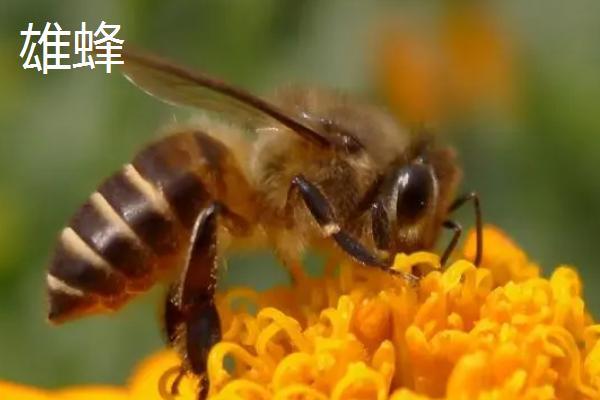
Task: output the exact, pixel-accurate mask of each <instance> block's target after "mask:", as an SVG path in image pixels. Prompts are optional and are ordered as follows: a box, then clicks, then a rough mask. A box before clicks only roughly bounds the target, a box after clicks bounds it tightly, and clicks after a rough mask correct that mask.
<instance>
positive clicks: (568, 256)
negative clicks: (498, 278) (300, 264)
mask: <svg viewBox="0 0 600 400" xmlns="http://www.w3.org/2000/svg"><path fill="white" fill-rule="evenodd" d="M101 20H105V21H106V22H107V23H109V24H120V25H121V32H120V33H119V34H118V37H119V38H121V39H125V40H126V41H128V42H129V43H134V44H136V45H138V46H139V47H144V48H147V49H151V50H152V51H154V52H157V53H159V54H163V55H165V56H169V57H172V58H174V59H176V60H179V61H181V62H182V63H185V64H189V65H192V66H198V67H200V68H202V69H203V70H205V71H208V72H211V73H212V74H214V75H217V76H220V77H222V78H224V79H226V80H228V81H230V82H232V83H235V84H238V85H241V86H243V87H246V88H248V89H251V90H252V91H254V92H256V93H268V92H269V91H270V90H272V89H273V88H275V87H276V86H278V85H280V84H282V83H286V82H300V83H302V82H305V83H307V82H308V83H316V84H319V85H326V86H332V87H338V88H344V89H347V90H349V91H351V92H354V93H356V94H359V95H361V96H365V97H366V98H368V99H371V100H373V101H375V102H379V103H381V104H383V105H384V106H386V107H388V108H389V109H390V110H391V111H392V112H393V113H395V114H396V115H397V116H398V118H399V120H400V121H402V122H403V123H405V124H420V123H425V124H426V125H428V126H431V127H433V128H435V129H436V130H438V131H440V132H443V135H445V136H448V140H450V141H452V142H454V143H455V144H456V147H457V148H458V149H459V152H460V154H461V159H462V163H463V164H464V167H465V181H464V184H463V190H465V191H466V190H471V189H476V190H477V191H478V192H479V193H480V195H481V198H482V202H483V210H484V216H485V220H486V221H487V222H489V223H493V224H495V225H498V226H500V227H501V228H502V229H504V230H505V231H507V232H508V233H509V234H510V235H511V236H512V237H513V238H514V239H515V240H516V241H517V242H518V243H519V244H520V245H521V246H522V247H523V248H524V249H525V250H526V251H527V252H528V254H529V255H530V256H531V258H533V259H534V260H536V261H538V262H539V263H541V264H542V265H543V266H544V268H545V271H546V272H549V271H551V269H552V268H554V267H555V266H556V265H557V264H561V263H569V264H573V265H575V266H577V268H578V269H579V271H580V273H581V276H582V278H583V281H584V285H585V296H586V298H587V302H588V305H589V308H590V311H591V312H592V313H593V314H595V315H599V313H600V292H596V291H595V290H594V288H595V286H597V285H598V284H599V283H600V269H599V268H598V267H599V265H598V262H597V258H598V248H599V247H598V244H597V240H598V237H599V235H600V207H598V204H599V202H600V161H599V159H600V156H599V155H600V136H599V134H600V116H599V114H600V113H599V111H600V72H599V71H600V47H599V46H598V38H600V2H598V1H595V0H588V1H584V0H576V1H570V2H564V1H562V0H543V1H536V0H531V1H518V0H503V1H497V2H492V1H464V0H463V1H456V0H448V1H429V2H424V1H416V0H415V1H396V2H392V1H375V0H371V1H359V0H352V1H347V0H328V1H316V0H312V1H311V0H305V1H276V0H263V1H260V2H258V1H251V0H247V1H244V0H233V1H179V2H166V1H159V0H146V1H141V0H128V1H119V0H105V1H102V2H81V1H77V0H65V1H61V2H46V1H41V0H23V1H16V0H8V1H7V0H4V1H3V2H2V4H1V5H0V379H9V380H13V381H18V382H23V383H29V384H36V385H43V386H48V387H55V386H60V385H66V384H70V385H72V384H78V383H120V382H123V381H124V380H125V379H126V377H127V375H128V371H130V370H131V369H132V368H133V366H134V365H135V363H136V361H137V360H139V359H140V358H141V357H143V356H144V355H147V354H149V353H150V352H151V351H152V350H154V349H157V348H159V347H160V346H161V345H162V341H161V335H160V329H159V324H158V322H157V319H156V318H155V315H156V310H157V304H158V302H159V299H160V295H161V290H160V289H157V290H155V291H153V292H152V293H150V294H149V295H148V296H145V297H143V298H141V299H139V300H137V301H135V302H134V303H133V304H131V305H129V306H127V307H126V308H125V309H124V310H123V312H122V313H119V314H117V315H114V316H110V317H95V318H90V319H85V320H82V321H78V322H75V323H71V324H67V325H64V326H61V327H60V328H53V327H50V326H48V325H47V324H46V323H45V298H44V277H45V272H44V268H45V264H46V262H47V261H48V258H49V254H50V252H51V249H52V247H53V244H54V242H55V238H56V235H57V233H58V232H59V230H60V229H61V228H62V226H63V225H64V223H65V222H66V221H67V220H68V218H69V217H70V215H71V214H72V213H73V212H74V211H75V210H76V208H77V207H78V205H79V204H81V202H82V201H83V200H84V199H85V198H87V196H88V195H89V194H90V193H91V192H92V191H93V190H94V189H95V187H96V186H97V184H98V183H99V182H100V180H101V179H102V178H104V177H106V176H107V175H108V174H109V173H110V172H112V171H113V170H115V169H117V168H118V167H119V166H120V165H121V164H122V163H124V162H126V161H127V160H129V159H130V158H131V157H132V155H133V154H134V152H135V151H136V150H137V149H139V148H140V147H141V146H142V145H143V144H144V143H145V142H147V141H148V140H149V139H151V138H152V137H154V136H155V135H156V133H155V132H156V131H157V130H158V128H159V127H160V126H161V125H163V124H164V123H165V122H169V121H170V120H171V119H172V118H173V116H174V115H175V116H177V117H178V118H182V119H185V118H187V117H188V115H189V113H188V112H187V111H181V110H174V109H172V108H170V107H169V106H166V105H164V104H161V103H159V102H157V101H156V100H154V99H152V98H150V97H148V96H145V95H144V94H143V93H141V92H140V91H138V90H137V89H135V88H134V87H133V86H131V85H130V84H129V83H128V82H126V81H125V79H123V78H122V77H121V76H119V75H118V74H117V73H113V74H111V75H107V74H106V73H104V72H103V71H102V70H101V69H96V70H89V69H78V70H68V71H50V72H49V74H48V75H46V76H45V75H42V74H41V73H39V72H37V71H35V70H27V71H24V70H23V69H22V62H23V60H21V59H20V58H19V52H20V51H21V47H22V46H23V38H22V37H20V35H19V32H20V31H21V30H24V29H26V27H27V24H28V23H29V22H33V23H34V27H35V28H36V29H43V26H44V24H45V23H46V22H55V21H56V22H59V23H60V24H61V26H62V28H63V29H66V30H73V31H74V30H77V29H79V28H80V26H81V22H82V21H86V22H87V23H88V27H94V28H95V27H97V26H98V24H99V23H100V21H101ZM459 219H460V220H461V221H463V224H464V225H465V226H470V225H472V215H471V210H464V212H462V213H461V214H460V217H459ZM251 256H252V257H250V255H239V256H237V257H235V258H234V259H233V261H232V262H231V267H230V273H229V274H228V275H227V278H226V284H228V285H231V284H235V283H237V282H244V283H248V282H251V283H253V284H255V285H258V286H259V287H269V286H271V285H273V284H274V283H276V282H277V281H278V280H279V281H282V280H284V279H285V274H284V273H283V272H282V270H280V269H277V268H276V267H273V265H274V264H275V263H274V261H273V259H272V257H269V256H268V255H251ZM260 268H262V269H263V270H264V269H269V271H271V272H269V273H268V274H266V273H256V271H257V269H260ZM248 271H251V273H250V274H248ZM247 275H252V276H254V282H253V281H252V276H247ZM265 275H268V276H272V277H273V279H272V280H269V281H268V282H267V281H264V280H258V281H257V279H256V276H265Z"/></svg>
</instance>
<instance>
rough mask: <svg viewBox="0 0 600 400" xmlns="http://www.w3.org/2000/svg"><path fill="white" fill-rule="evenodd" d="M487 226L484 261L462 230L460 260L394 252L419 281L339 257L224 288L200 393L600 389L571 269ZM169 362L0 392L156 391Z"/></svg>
mask: <svg viewBox="0 0 600 400" xmlns="http://www.w3.org/2000/svg"><path fill="white" fill-rule="evenodd" d="M484 238H485V242H484V244H485V247H484V257H483V263H482V264H483V265H482V266H481V267H480V268H476V267H475V266H474V265H473V264H472V263H471V262H470V261H468V260H469V259H471V258H472V256H473V253H474V247H475V243H474V237H473V235H472V234H471V235H470V236H469V238H468V239H467V242H466V245H465V249H464V252H463V253H464V257H465V259H458V260H456V261H454V262H453V263H452V264H451V265H450V266H449V267H448V268H446V269H445V270H441V269H440V265H439V258H438V256H437V255H435V254H433V253H427V252H419V253H414V254H411V255H405V254H400V255H398V256H397V257H396V262H395V265H394V268H395V269H397V270H401V271H405V272H407V271H412V270H413V269H414V268H418V269H419V270H420V271H421V272H422V273H423V274H424V277H423V278H422V280H421V281H420V283H419V285H418V286H417V287H411V286H408V285H406V283H405V282H404V281H402V280H400V279H398V278H395V277H392V276H390V275H389V274H386V273H384V272H381V271H378V270H373V269H369V268H365V267H360V266H356V265H350V264H343V265H342V266H341V270H340V273H339V275H337V276H333V275H327V276H325V277H320V278H310V277H305V278H304V280H305V281H304V282H301V283H300V284H299V285H297V286H296V287H293V288H277V289H273V290H270V291H267V292H265V293H257V292H255V291H253V290H250V289H242V288H240V289H234V290H231V291H229V292H226V293H223V294H221V295H220V297H219V299H218V304H219V307H220V312H221V314H222V316H223V327H224V328H225V331H224V332H225V333H224V336H223V341H222V342H220V343H218V344H217V345H216V346H214V348H213V349H212V350H211V352H210V356H209V360H208V376H209V379H210V382H211V387H210V389H209V397H210V398H211V399H281V400H291V399H335V400H342V399H377V400H385V399H391V400H417V399H421V400H424V399H434V398H435V399H441V398H444V399H451V400H460V399H482V400H483V399H486V400H487V399H528V400H529V399H599V398H600V340H598V337H599V336H600V325H594V323H593V320H592V318H591V317H590V316H589V315H588V314H587V313H586V310H585V303H584V301H583V299H582V297H581V295H582V293H581V291H582V285H581V282H580V280H579V278H578V276H577V273H576V272H575V271H574V269H572V268H570V267H567V266H560V267H558V268H557V269H556V270H555V271H554V272H553V273H552V275H551V276H550V278H549V279H545V278H543V277H541V276H540V268H539V267H538V266H537V265H536V264H534V263H532V262H531V261H529V260H528V258H527V256H526V255H525V253H523V251H521V250H520V249H519V248H517V247H516V246H515V245H514V244H513V243H512V241H511V240H510V239H508V238H507V237H506V236H505V235H504V234H503V233H502V232H500V231H499V230H498V229H496V228H491V227H488V228H486V229H485V230H484ZM240 302H242V303H245V304H246V305H247V303H249V302H250V303H255V304H256V305H257V306H258V312H257V313H256V314H255V315H254V314H252V313H250V312H247V311H246V309H245V307H244V305H243V304H242V305H240V304H239V303H240ZM228 358H229V359H230V360H229V361H233V363H229V362H226V359H228ZM179 363H180V361H179V359H178V357H177V355H176V354H174V353H172V352H169V351H165V352H160V353H158V354H156V355H154V356H152V357H150V358H148V359H147V360H145V361H143V362H142V363H141V364H140V367H139V368H138V370H137V371H136V372H135V373H134V374H133V376H132V378H131V381H130V384H129V385H128V386H127V387H125V388H105V387H89V388H72V389H68V390H59V391H42V390H38V389H32V388H26V387H22V386H18V385H14V384H11V383H6V382H4V383H2V382H0V398H1V399H3V400H16V399H19V400H34V399H35V400H41V399H95V398H97V399H144V400H153V399H157V400H158V399H161V398H162V397H161V395H160V392H159V387H162V388H163V389H164V388H168V387H169V386H170V382H172V379H173V378H174V374H170V373H169V371H172V370H173V367H177V366H178V365H179ZM229 364H231V368H228V367H226V366H225V365H229ZM196 382H197V380H195V379H193V378H192V377H186V378H184V379H183V381H182V383H181V385H180V395H179V396H178V397H177V398H181V399H190V400H191V399H195V397H196V393H197V388H196V385H197V383H196ZM163 393H164V390H163ZM167 397H169V396H167Z"/></svg>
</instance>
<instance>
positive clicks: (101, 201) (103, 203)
mask: <svg viewBox="0 0 600 400" xmlns="http://www.w3.org/2000/svg"><path fill="white" fill-rule="evenodd" d="M90 202H91V203H92V205H93V206H94V208H95V209H96V210H97V211H98V212H99V213H100V215H102V217H104V218H105V219H106V220H107V221H108V223H109V225H110V226H114V227H116V228H117V229H118V230H119V232H122V233H123V234H125V235H126V236H128V237H130V238H132V239H134V240H135V241H136V242H138V243H141V240H140V238H139V236H138V235H137V234H136V233H135V232H134V231H133V229H131V227H130V226H129V225H127V223H126V222H125V221H124V220H123V218H121V216H120V215H119V214H117V212H116V211H115V210H114V209H113V208H112V206H111V205H110V203H109V202H108V201H107V200H106V199H105V198H104V196H102V194H101V193H98V192H95V193H93V194H92V195H91V196H90Z"/></svg>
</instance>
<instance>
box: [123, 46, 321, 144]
mask: <svg viewBox="0 0 600 400" xmlns="http://www.w3.org/2000/svg"><path fill="white" fill-rule="evenodd" d="M123 60H124V62H125V63H124V64H123V65H122V66H121V69H122V71H123V74H124V75H125V77H126V78H127V79H128V80H129V81H131V82H132V83H133V84H134V85H136V86H138V87H139V88H140V89H142V90H143V91H145V92H146V93H148V94H150V95H152V96H154V97H157V98H158V99H160V100H162V101H165V102H167V103H169V104H173V105H178V106H188V107H193V108H198V109H202V110H205V111H209V112H214V113H218V114H221V115H223V116H224V117H226V118H227V120H228V121H231V122H234V123H236V124H239V125H241V126H244V127H249V128H254V129H256V128H265V127H273V126H285V127H288V128H290V129H291V130H292V131H293V132H295V133H297V134H298V135H300V136H301V137H303V138H304V139H306V140H309V141H311V142H313V143H315V144H318V145H321V146H329V145H331V143H330V141H329V140H328V139H327V138H326V136H324V135H323V134H321V133H319V132H317V131H316V130H314V129H312V128H310V127H308V126H306V125H304V124H302V123H300V122H299V121H298V120H296V119H295V118H293V117H292V116H290V115H288V114H286V113H285V112H283V111H282V110H280V109H278V108H277V107H276V106H274V105H272V104H270V103H268V102H266V101H264V100H262V99H260V98H258V97H256V96H253V95H251V94H249V93H247V92H245V91H243V90H241V89H238V88H236V87H233V86H230V85H228V84H226V83H225V82H222V81H220V80H218V79H215V78H212V77H209V76H207V75H204V74H202V73H200V72H197V71H193V70H191V69H188V68H185V67H181V66H178V65H176V64H175V63H172V62H170V61H168V60H166V59H162V58H159V57H156V56H153V55H148V54H142V53H137V52H134V51H132V50H130V49H128V50H126V51H124V52H123Z"/></svg>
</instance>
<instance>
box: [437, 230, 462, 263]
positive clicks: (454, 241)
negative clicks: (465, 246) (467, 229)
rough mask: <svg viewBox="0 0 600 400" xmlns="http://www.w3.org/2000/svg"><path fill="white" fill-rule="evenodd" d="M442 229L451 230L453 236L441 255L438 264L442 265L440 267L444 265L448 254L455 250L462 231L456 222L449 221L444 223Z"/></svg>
mask: <svg viewBox="0 0 600 400" xmlns="http://www.w3.org/2000/svg"><path fill="white" fill-rule="evenodd" d="M443 227H444V228H447V229H452V231H453V234H452V239H450V243H448V246H446V250H444V253H443V254H442V258H440V264H441V265H442V267H443V266H444V265H446V262H447V261H448V258H449V257H450V254H452V252H453V251H454V249H455V248H456V244H457V243H458V239H459V238H460V235H461V234H462V229H463V228H462V226H461V225H460V224H459V223H458V222H456V221H452V220H450V219H449V220H446V221H444V224H443Z"/></svg>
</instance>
